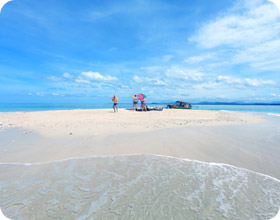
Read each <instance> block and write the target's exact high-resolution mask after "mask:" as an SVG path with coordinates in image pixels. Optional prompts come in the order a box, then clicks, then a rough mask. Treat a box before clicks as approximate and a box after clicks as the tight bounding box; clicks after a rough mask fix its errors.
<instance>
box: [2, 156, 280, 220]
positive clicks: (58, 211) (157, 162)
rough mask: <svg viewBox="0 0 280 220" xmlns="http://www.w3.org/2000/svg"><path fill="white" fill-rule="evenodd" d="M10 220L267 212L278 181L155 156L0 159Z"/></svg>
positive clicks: (275, 201)
mask: <svg viewBox="0 0 280 220" xmlns="http://www.w3.org/2000/svg"><path fill="white" fill-rule="evenodd" d="M0 206H1V207H2V210H3V213H4V214H5V215H6V216H7V217H9V218H11V219H19V220H25V219H26V220H32V219H76V220H85V219H200V220H204V219H205V220H211V219H213V220H218V219H231V220H235V219H236V220H237V219H238V220H239V219H247V220H250V219H252V220H258V219H260V220H264V219H270V218H272V217H273V216H275V214H276V213H277V211H278V209H279V207H280V181H278V180H277V179H273V178H270V177H268V176H264V175H261V174H257V173H254V172H250V171H248V170H245V169H241V168H236V167H232V166H227V165H218V164H208V163H202V162H198V161H189V160H182V159H176V158H170V157H163V156H155V155H138V156H137V155H131V156H115V157H94V158H83V159H81V158H80V159H71V160H65V161H60V162H51V163H42V164H34V165H26V164H25V165H24V164H2V165H0Z"/></svg>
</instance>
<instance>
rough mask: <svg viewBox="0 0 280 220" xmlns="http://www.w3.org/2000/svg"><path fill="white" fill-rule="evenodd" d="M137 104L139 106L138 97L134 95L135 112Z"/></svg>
mask: <svg viewBox="0 0 280 220" xmlns="http://www.w3.org/2000/svg"><path fill="white" fill-rule="evenodd" d="M137 104H138V99H137V96H136V95H134V97H133V110H136V109H137Z"/></svg>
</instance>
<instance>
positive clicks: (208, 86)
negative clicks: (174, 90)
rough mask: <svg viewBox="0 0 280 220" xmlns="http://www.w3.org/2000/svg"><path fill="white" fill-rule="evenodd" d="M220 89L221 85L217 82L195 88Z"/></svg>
mask: <svg viewBox="0 0 280 220" xmlns="http://www.w3.org/2000/svg"><path fill="white" fill-rule="evenodd" d="M218 87H219V84H218V83H217V82H207V83H201V84H197V85H194V86H193V88H195V89H216V88H218Z"/></svg>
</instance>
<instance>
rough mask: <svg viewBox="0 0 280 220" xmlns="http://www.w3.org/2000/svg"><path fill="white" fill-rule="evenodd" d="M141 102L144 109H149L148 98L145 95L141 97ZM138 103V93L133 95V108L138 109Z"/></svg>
mask: <svg viewBox="0 0 280 220" xmlns="http://www.w3.org/2000/svg"><path fill="white" fill-rule="evenodd" d="M140 102H141V109H142V111H147V104H146V98H144V97H143V99H141V100H140ZM137 104H138V98H137V96H136V95H134V96H133V110H136V109H137Z"/></svg>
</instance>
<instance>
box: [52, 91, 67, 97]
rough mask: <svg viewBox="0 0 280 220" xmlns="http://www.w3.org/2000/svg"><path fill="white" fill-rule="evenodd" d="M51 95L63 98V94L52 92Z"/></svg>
mask: <svg viewBox="0 0 280 220" xmlns="http://www.w3.org/2000/svg"><path fill="white" fill-rule="evenodd" d="M51 95H52V96H64V95H63V94H60V93H56V92H53V93H52V94H51Z"/></svg>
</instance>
